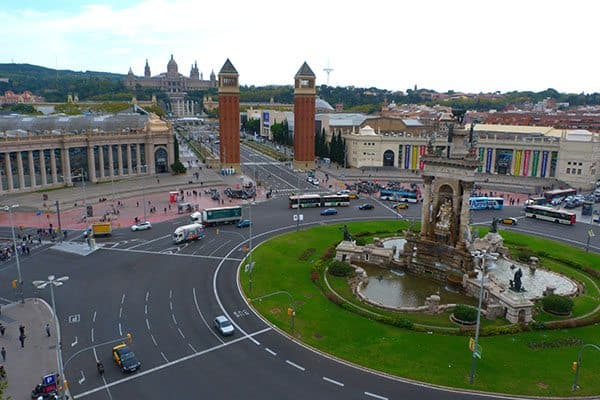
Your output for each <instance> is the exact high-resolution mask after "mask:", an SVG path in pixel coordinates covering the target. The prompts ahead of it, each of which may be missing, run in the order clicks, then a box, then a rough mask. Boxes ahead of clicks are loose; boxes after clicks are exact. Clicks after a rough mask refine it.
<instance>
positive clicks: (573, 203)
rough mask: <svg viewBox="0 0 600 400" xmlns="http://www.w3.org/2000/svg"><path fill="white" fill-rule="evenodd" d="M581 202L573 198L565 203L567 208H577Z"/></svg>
mask: <svg viewBox="0 0 600 400" xmlns="http://www.w3.org/2000/svg"><path fill="white" fill-rule="evenodd" d="M580 205H581V204H578V202H577V201H576V200H571V201H567V202H566V203H565V208H566V209H572V208H577V207H579V206H580Z"/></svg>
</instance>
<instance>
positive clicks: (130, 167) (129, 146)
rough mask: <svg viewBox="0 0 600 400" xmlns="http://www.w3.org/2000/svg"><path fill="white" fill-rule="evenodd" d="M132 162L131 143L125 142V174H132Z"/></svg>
mask: <svg viewBox="0 0 600 400" xmlns="http://www.w3.org/2000/svg"><path fill="white" fill-rule="evenodd" d="M131 169H132V162H131V145H130V144H127V175H132V174H133V171H131Z"/></svg>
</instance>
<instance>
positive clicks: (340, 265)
mask: <svg viewBox="0 0 600 400" xmlns="http://www.w3.org/2000/svg"><path fill="white" fill-rule="evenodd" d="M352 272H354V268H352V267H351V266H350V265H349V264H348V263H345V262H342V261H338V260H334V261H332V262H331V264H329V273H330V274H331V275H333V276H340V277H344V276H350V275H352Z"/></svg>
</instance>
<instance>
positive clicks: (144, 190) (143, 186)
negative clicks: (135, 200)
mask: <svg viewBox="0 0 600 400" xmlns="http://www.w3.org/2000/svg"><path fill="white" fill-rule="evenodd" d="M141 168H143V169H144V173H146V172H148V165H147V164H144V165H142V166H141ZM142 197H143V202H144V221H142V222H146V219H147V217H146V214H147V211H146V187H145V185H144V184H142Z"/></svg>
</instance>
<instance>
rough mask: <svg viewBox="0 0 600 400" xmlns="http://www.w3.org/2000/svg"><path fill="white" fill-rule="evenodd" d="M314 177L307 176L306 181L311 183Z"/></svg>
mask: <svg viewBox="0 0 600 400" xmlns="http://www.w3.org/2000/svg"><path fill="white" fill-rule="evenodd" d="M314 179H315V178H313V177H312V176H307V177H306V181H307V182H309V183H313V180H314Z"/></svg>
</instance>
